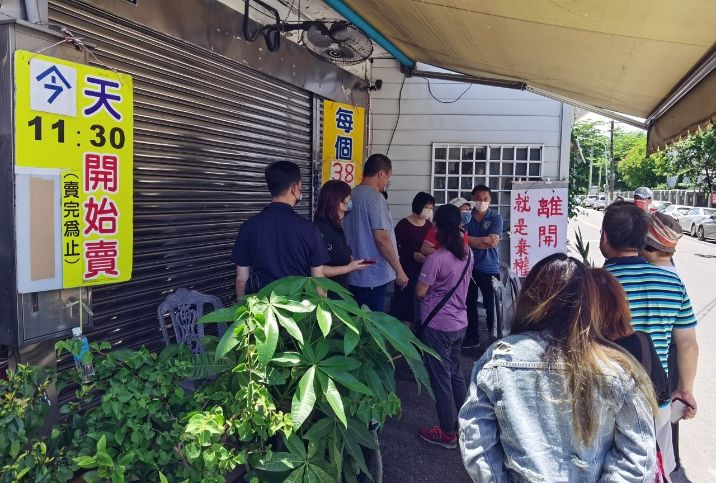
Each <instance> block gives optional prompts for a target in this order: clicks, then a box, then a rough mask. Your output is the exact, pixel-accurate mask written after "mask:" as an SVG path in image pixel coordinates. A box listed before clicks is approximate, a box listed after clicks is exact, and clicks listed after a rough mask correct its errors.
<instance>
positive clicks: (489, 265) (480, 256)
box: [465, 210, 504, 274]
mask: <svg viewBox="0 0 716 483" xmlns="http://www.w3.org/2000/svg"><path fill="white" fill-rule="evenodd" d="M503 225H504V223H503V221H502V216H501V215H500V214H499V213H497V212H496V211H495V210H488V211H487V214H486V215H485V218H483V219H482V221H479V220H477V219H476V218H475V216H474V215H473V217H472V219H471V220H470V223H468V224H467V225H465V230H467V234H468V235H470V236H472V237H485V236H488V235H497V236H502V230H503ZM472 253H473V254H474V255H475V265H474V268H473V270H474V271H475V272H480V273H489V274H496V273H500V257H499V255H498V252H497V248H473V249H472Z"/></svg>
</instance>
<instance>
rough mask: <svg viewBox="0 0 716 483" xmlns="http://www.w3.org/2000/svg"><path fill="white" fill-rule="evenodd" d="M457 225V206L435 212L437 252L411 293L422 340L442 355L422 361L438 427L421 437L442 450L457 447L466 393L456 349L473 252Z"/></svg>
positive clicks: (462, 326) (463, 320)
mask: <svg viewBox="0 0 716 483" xmlns="http://www.w3.org/2000/svg"><path fill="white" fill-rule="evenodd" d="M461 224H462V217H461V215H460V210H459V209H458V207H457V206H454V205H443V206H441V207H440V208H438V209H437V211H436V212H435V227H436V229H437V240H438V242H439V244H440V248H439V249H438V250H437V251H436V252H435V253H433V254H432V255H430V256H429V257H428V259H427V260H426V261H425V263H424V264H423V267H422V270H421V272H420V276H419V277H418V283H417V286H416V289H415V292H416V294H417V296H418V298H420V299H422V304H421V321H422V322H421V323H422V325H423V329H424V331H423V333H422V340H423V342H424V343H425V344H426V345H428V346H429V347H430V348H432V349H433V350H434V351H435V352H437V353H438V355H439V356H440V359H436V358H434V357H426V360H425V365H426V367H427V369H428V373H429V374H430V384H431V386H432V388H433V392H434V394H435V406H436V408H437V413H438V419H439V421H440V424H439V425H436V426H434V427H432V428H423V429H421V430H420V433H419V434H420V437H421V438H423V439H424V440H425V441H427V442H429V443H433V444H437V445H440V446H443V447H445V448H456V447H457V433H456V431H455V427H456V425H457V413H458V411H459V410H460V407H461V406H462V403H463V402H464V401H465V394H466V387H465V380H464V378H463V375H462V371H461V370H460V349H461V347H462V339H463V337H464V336H465V330H466V328H467V308H466V306H465V299H466V298H467V288H468V285H469V283H470V274H471V273H472V251H471V250H470V249H469V248H468V246H467V245H466V244H465V240H464V238H463V232H462V230H461V228H460V226H461Z"/></svg>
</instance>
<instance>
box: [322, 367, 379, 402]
mask: <svg viewBox="0 0 716 483" xmlns="http://www.w3.org/2000/svg"><path fill="white" fill-rule="evenodd" d="M320 370H321V371H322V372H324V373H325V374H326V375H327V376H328V377H330V378H332V379H333V380H334V381H336V382H338V383H339V384H341V385H342V386H345V387H347V388H348V389H350V390H351V391H355V392H360V393H362V394H367V395H368V396H373V391H371V390H370V388H369V387H368V386H366V385H365V384H363V383H362V382H360V381H359V380H358V379H356V378H355V376H353V375H352V374H349V373H347V372H345V371H338V370H336V369H330V368H327V367H321V368H320Z"/></svg>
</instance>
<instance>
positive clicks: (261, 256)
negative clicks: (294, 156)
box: [231, 161, 330, 297]
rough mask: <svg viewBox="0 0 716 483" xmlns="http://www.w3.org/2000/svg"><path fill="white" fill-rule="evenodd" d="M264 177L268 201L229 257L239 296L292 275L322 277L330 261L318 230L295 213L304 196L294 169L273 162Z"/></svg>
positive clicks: (245, 225) (292, 165)
mask: <svg viewBox="0 0 716 483" xmlns="http://www.w3.org/2000/svg"><path fill="white" fill-rule="evenodd" d="M264 175H265V178H266V185H267V186H268V190H269V191H270V192H271V203H270V204H269V205H268V206H266V207H265V208H264V209H263V210H262V211H261V213H259V214H258V215H255V216H253V217H251V218H249V219H248V220H246V221H245V222H244V223H243V225H241V228H240V229H239V233H238V235H237V237H236V243H235V244H234V250H233V252H232V254H231V261H232V262H234V264H236V296H237V297H241V296H243V295H244V294H247V293H255V292H258V291H259V290H261V289H262V288H263V287H265V286H266V285H268V284H269V283H271V282H273V281H275V280H278V279H280V278H283V277H287V276H291V275H296V276H303V277H308V276H312V277H323V276H324V273H323V266H324V265H325V264H327V263H328V262H329V260H330V258H329V256H328V251H327V250H326V245H325V243H324V242H323V238H322V237H321V232H320V231H319V230H318V227H316V225H314V224H313V223H311V222H310V221H308V220H307V219H305V218H303V217H302V216H301V215H299V214H298V213H296V212H295V211H294V209H293V208H294V206H296V204H297V203H298V202H299V201H301V197H302V189H301V170H300V169H299V167H298V165H297V164H296V163H292V162H291V161H276V162H274V163H271V164H270V165H269V166H267V167H266V170H265V172H264ZM286 227H290V237H291V239H290V240H288V243H287V240H286V237H287V234H286V233H287V232H286Z"/></svg>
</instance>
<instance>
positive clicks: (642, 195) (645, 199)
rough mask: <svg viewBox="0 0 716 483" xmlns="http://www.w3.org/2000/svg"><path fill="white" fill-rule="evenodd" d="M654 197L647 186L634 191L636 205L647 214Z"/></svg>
mask: <svg viewBox="0 0 716 483" xmlns="http://www.w3.org/2000/svg"><path fill="white" fill-rule="evenodd" d="M653 197H654V195H653V193H652V192H651V190H650V189H649V188H647V187H646V186H641V187H639V188H637V189H636V190H634V204H635V205H636V206H638V207H639V208H641V209H642V210H644V211H646V212H647V213H648V212H649V208H650V207H651V200H652V198H653Z"/></svg>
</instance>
